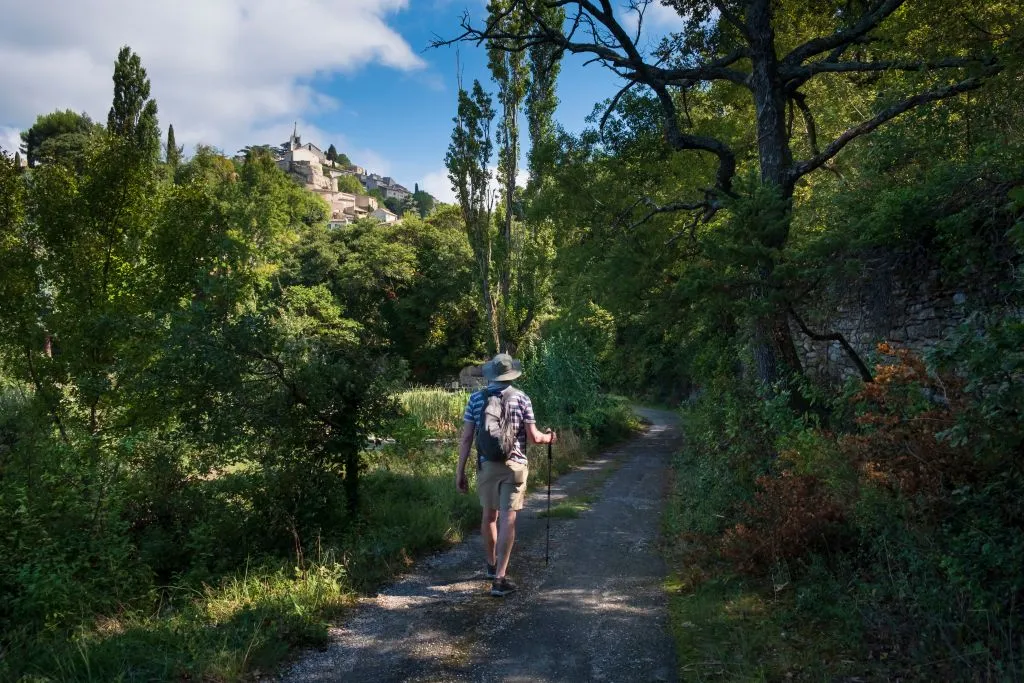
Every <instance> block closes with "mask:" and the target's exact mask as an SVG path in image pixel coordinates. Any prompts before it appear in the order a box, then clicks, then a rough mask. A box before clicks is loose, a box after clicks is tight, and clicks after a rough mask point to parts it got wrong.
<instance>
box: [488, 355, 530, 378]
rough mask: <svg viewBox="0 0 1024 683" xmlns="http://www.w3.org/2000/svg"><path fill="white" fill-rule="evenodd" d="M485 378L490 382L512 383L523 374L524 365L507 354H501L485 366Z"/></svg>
mask: <svg viewBox="0 0 1024 683" xmlns="http://www.w3.org/2000/svg"><path fill="white" fill-rule="evenodd" d="M483 368H484V377H486V378H487V380H488V381H490V382H510V381H512V380H514V379H515V378H516V377H519V376H520V375H521V374H523V364H522V363H520V362H519V361H517V360H516V359H515V358H513V357H512V356H510V355H508V354H507V353H499V354H498V355H497V356H495V357H494V358H492V359H491V360H489V361H487V362H486V363H484V365H483Z"/></svg>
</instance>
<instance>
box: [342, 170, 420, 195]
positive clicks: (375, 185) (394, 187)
mask: <svg viewBox="0 0 1024 683" xmlns="http://www.w3.org/2000/svg"><path fill="white" fill-rule="evenodd" d="M356 178H358V179H359V182H361V183H362V184H363V185H364V186H365V187H366V189H367V190H371V191H372V190H380V192H381V194H382V195H384V199H397V200H399V201H402V202H404V201H405V200H407V199H408V198H409V197H411V196H412V192H409V190H408V188H405V187H403V186H401V185H399V184H398V183H396V182H395V179H394V178H391V177H390V176H383V177H382V176H380V175H378V174H376V173H371V174H369V175H367V174H363V175H357V176H356Z"/></svg>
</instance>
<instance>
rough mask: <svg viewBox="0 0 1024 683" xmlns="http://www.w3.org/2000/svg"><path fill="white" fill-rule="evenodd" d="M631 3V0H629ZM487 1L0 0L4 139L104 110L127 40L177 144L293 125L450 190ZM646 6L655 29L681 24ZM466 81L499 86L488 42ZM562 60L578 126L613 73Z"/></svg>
mask: <svg viewBox="0 0 1024 683" xmlns="http://www.w3.org/2000/svg"><path fill="white" fill-rule="evenodd" d="M623 4H624V3H623ZM485 7H486V2H485V0H217V1H216V2H212V1H210V0H147V1H146V2H138V1H137V0H76V2H75V3H68V2H66V0H34V1H33V2H28V1H27V0H0V16H3V17H4V19H5V21H4V22H3V23H2V24H0V61H2V62H3V63H4V64H5V69H4V70H3V71H2V72H0V92H4V93H5V97H4V98H3V99H2V100H0V147H2V148H5V149H7V150H9V151H12V150H13V149H14V147H15V146H16V145H17V142H18V140H17V134H18V131H20V130H23V129H25V128H27V127H28V126H30V125H31V124H32V122H33V121H34V120H35V117H36V115H38V114H42V113H46V112H50V111H53V110H55V109H64V108H72V109H75V110H77V111H85V112H87V113H89V114H90V115H91V116H92V117H93V118H94V119H97V120H100V121H104V120H105V119H106V111H107V109H108V108H109V106H110V99H111V93H112V86H111V81H110V78H111V74H112V72H113V61H114V58H115V57H116V55H117V50H118V48H119V47H120V46H121V45H124V44H127V45H130V46H131V47H132V48H133V49H134V50H135V51H136V52H137V53H139V55H140V56H141V58H142V61H143V65H144V66H145V67H146V68H147V71H148V72H149V76H150V79H151V81H152V95H153V96H154V97H155V98H156V100H157V103H158V106H159V108H160V120H161V124H162V125H163V126H164V127H165V128H166V125H167V124H168V123H173V124H174V127H175V132H176V134H177V138H178V142H179V143H184V144H185V145H186V146H187V147H188V148H191V147H193V146H194V145H195V144H196V143H199V142H202V143H205V144H211V145H214V146H215V147H218V148H220V149H222V150H224V151H225V152H228V153H233V152H234V151H235V150H237V149H239V148H240V147H242V146H244V145H247V144H260V143H271V144H277V143H280V142H282V141H284V140H285V139H286V138H287V137H288V135H289V134H290V133H291V129H292V126H293V122H295V121H297V122H298V126H299V133H300V135H302V137H303V141H304V142H313V143H315V144H318V145H320V146H322V147H323V148H325V149H326V147H327V145H329V144H332V143H333V144H334V145H335V146H336V147H337V149H338V151H340V152H345V153H346V154H348V155H349V157H351V159H352V161H353V162H355V163H357V164H360V165H362V166H365V167H367V168H368V169H370V170H373V171H377V172H380V173H382V174H385V175H391V176H393V177H395V178H396V179H397V180H398V181H399V182H401V183H403V184H405V185H407V186H409V187H410V188H412V186H413V184H415V183H419V184H420V186H421V187H423V188H425V189H427V190H428V191H430V192H432V193H434V194H435V195H436V196H438V197H439V198H442V199H449V198H450V197H451V190H450V187H449V183H448V181H447V179H446V177H445V174H446V172H445V168H444V155H445V152H446V150H447V147H448V141H449V137H450V134H451V127H452V122H451V119H452V116H453V115H454V112H455V103H456V94H457V80H456V50H455V48H439V49H430V48H428V46H429V44H430V41H431V39H432V38H433V37H434V36H445V37H449V36H454V35H457V33H458V32H459V19H460V17H461V16H462V14H463V13H464V12H467V11H468V12H469V13H470V15H471V16H472V17H474V18H477V19H482V18H483V16H484V14H485ZM679 22H680V19H679V17H677V16H676V15H675V13H674V12H673V11H672V10H668V9H666V8H663V7H661V6H660V5H657V4H655V5H652V6H651V9H650V11H649V14H648V20H647V24H646V25H647V26H648V27H649V28H650V32H651V33H650V35H651V36H656V35H657V34H658V33H660V32H663V31H665V30H668V29H670V28H672V27H674V26H678V25H679ZM458 52H459V59H460V62H461V64H462V70H463V79H464V82H465V83H467V84H468V83H471V82H472V80H473V79H474V78H479V79H480V80H481V81H482V82H483V83H484V84H485V87H488V89H492V87H491V85H490V82H489V76H488V74H487V70H486V55H485V54H484V50H483V49H482V48H477V47H474V46H472V45H468V44H467V45H463V46H462V47H461V48H460V49H459V51H458ZM582 62H583V59H582V58H569V59H568V60H567V61H566V63H565V64H564V66H563V70H562V76H561V79H560V82H559V88H558V96H559V99H560V105H559V108H558V112H557V114H556V117H557V118H558V120H559V122H560V123H561V124H562V125H563V126H564V127H566V128H567V129H569V130H573V131H577V130H580V129H581V128H582V127H583V126H584V119H585V118H586V117H587V116H588V115H589V114H590V112H591V111H592V110H593V107H594V104H595V103H596V102H599V101H601V100H603V99H605V98H607V97H610V96H611V95H612V94H614V92H615V89H616V86H615V81H614V79H613V78H612V77H611V76H610V74H608V73H607V72H605V71H603V70H602V69H600V67H598V66H596V65H591V66H588V67H586V68H584V67H583V66H582Z"/></svg>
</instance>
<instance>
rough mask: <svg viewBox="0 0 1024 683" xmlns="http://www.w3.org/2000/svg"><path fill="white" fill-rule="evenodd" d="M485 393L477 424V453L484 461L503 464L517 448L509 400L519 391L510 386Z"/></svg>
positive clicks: (487, 390) (488, 390)
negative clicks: (510, 417)
mask: <svg viewBox="0 0 1024 683" xmlns="http://www.w3.org/2000/svg"><path fill="white" fill-rule="evenodd" d="M484 391H485V392H486V393H485V394H484V405H483V408H482V409H481V410H480V419H479V421H478V422H477V424H476V452H477V454H478V455H479V456H480V457H481V458H482V459H484V460H490V461H492V462H501V463H503V462H505V461H507V460H508V459H509V456H511V455H512V450H513V448H514V447H515V440H516V435H515V434H514V433H513V432H512V429H511V420H509V399H511V398H512V397H513V396H514V395H515V394H517V393H518V391H519V390H518V389H515V388H514V387H510V386H509V387H505V388H504V389H500V390H498V389H485V390H484Z"/></svg>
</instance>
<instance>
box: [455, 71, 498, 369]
mask: <svg viewBox="0 0 1024 683" xmlns="http://www.w3.org/2000/svg"><path fill="white" fill-rule="evenodd" d="M493 120H494V108H493V106H492V105H491V97H490V95H489V94H488V93H487V92H485V91H484V89H483V87H482V86H481V85H480V82H479V81H473V89H472V91H471V92H466V91H465V90H464V89H461V88H460V89H459V106H458V112H457V114H456V116H455V118H454V119H453V121H454V123H455V128H454V130H452V141H451V144H449V145H448V154H447V155H446V156H445V165H446V166H447V167H448V178H449V180H451V183H452V189H453V190H454V191H455V195H456V196H457V197H458V200H459V207H460V208H461V209H462V218H463V221H464V223H465V226H466V234H467V236H468V237H469V244H470V247H471V248H472V249H473V255H474V257H475V258H476V263H477V276H478V277H479V285H480V294H481V299H480V301H481V305H482V310H483V317H484V319H485V320H487V321H488V324H489V325H490V329H491V342H492V344H493V346H492V350H494V351H497V350H500V349H502V348H503V346H502V339H501V328H500V325H499V321H498V311H497V302H496V301H495V297H494V294H493V292H492V291H491V275H490V272H491V243H492V238H491V210H492V196H491V192H490V183H489V181H490V171H489V169H488V164H489V163H490V160H491V150H492V148H493V143H492V142H491V121H493Z"/></svg>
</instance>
